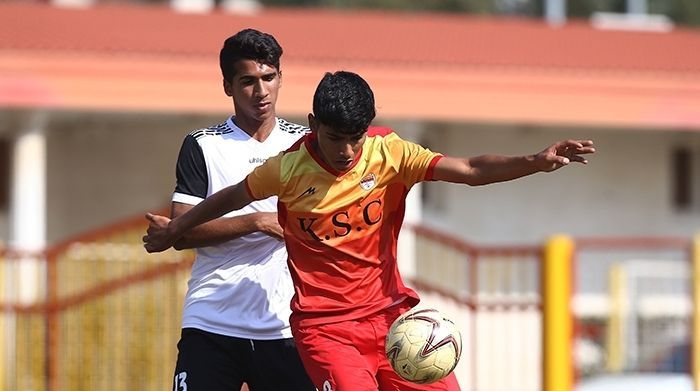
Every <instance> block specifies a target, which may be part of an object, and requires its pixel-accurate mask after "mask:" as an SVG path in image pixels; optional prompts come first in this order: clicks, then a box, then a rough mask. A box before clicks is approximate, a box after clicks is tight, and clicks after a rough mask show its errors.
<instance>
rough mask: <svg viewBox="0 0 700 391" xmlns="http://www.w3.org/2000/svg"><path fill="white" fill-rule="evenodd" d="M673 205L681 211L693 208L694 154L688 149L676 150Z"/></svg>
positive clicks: (674, 156) (674, 154)
mask: <svg viewBox="0 0 700 391" xmlns="http://www.w3.org/2000/svg"><path fill="white" fill-rule="evenodd" d="M671 164H672V169H673V174H672V180H673V204H674V206H675V207H676V208H677V209H679V210H688V209H691V208H692V207H693V203H694V202H693V201H694V200H693V197H694V195H693V190H694V189H693V185H694V184H693V153H692V151H691V150H690V149H688V148H676V149H675V150H674V151H673V157H672V162H671Z"/></svg>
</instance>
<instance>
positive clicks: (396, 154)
mask: <svg viewBox="0 0 700 391" xmlns="http://www.w3.org/2000/svg"><path fill="white" fill-rule="evenodd" d="M388 137H389V139H390V140H389V142H388V143H387V145H388V147H389V153H390V154H391V156H392V157H393V159H394V160H395V161H398V162H400V168H399V176H400V177H401V179H402V181H403V182H404V183H405V184H406V186H408V187H411V186H412V185H414V184H416V183H418V182H423V181H429V180H432V176H433V169H434V167H435V164H437V162H438V160H440V158H442V156H443V155H442V154H440V153H437V152H433V151H431V150H429V149H428V148H425V147H423V146H421V145H420V144H416V143H414V142H411V141H406V140H403V139H401V138H400V137H399V136H398V135H396V134H392V135H390V136H388Z"/></svg>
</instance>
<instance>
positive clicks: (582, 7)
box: [261, 0, 700, 26]
mask: <svg viewBox="0 0 700 391" xmlns="http://www.w3.org/2000/svg"><path fill="white" fill-rule="evenodd" d="M565 1H566V7H567V14H568V16H569V18H583V19H586V18H588V17H590V15H591V14H592V13H594V12H620V13H622V12H626V11H627V0H565ZM261 2H262V3H263V4H264V5H271V6H305V7H331V8H345V9H347V8H355V9H357V8H364V9H386V10H395V11H397V10H398V11H407V12H418V11H436V12H465V13H471V14H508V15H522V16H531V17H540V16H542V14H543V12H544V11H543V10H544V4H545V0H261ZM647 8H648V10H649V13H652V14H663V15H667V16H668V17H670V18H671V19H672V20H673V21H674V22H675V23H677V24H681V25H695V26H700V0H647Z"/></svg>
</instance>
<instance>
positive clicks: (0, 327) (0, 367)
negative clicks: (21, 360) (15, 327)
mask: <svg viewBox="0 0 700 391" xmlns="http://www.w3.org/2000/svg"><path fill="white" fill-rule="evenodd" d="M2 250H3V248H2V244H0V283H1V284H2V285H0V303H5V304H6V303H7V302H6V301H5V300H6V299H7V297H8V296H9V294H7V292H5V289H7V288H6V284H5V278H6V277H5V268H6V267H7V265H8V263H9V261H8V259H7V258H6V257H5V255H3V253H2ZM8 314H9V312H4V311H0V391H4V390H5V384H9V381H7V380H6V379H7V377H5V366H6V365H7V362H6V361H7V360H6V359H7V357H6V356H7V353H6V351H5V344H6V343H7V342H8V341H5V338H7V333H6V331H5V319H7V315H8Z"/></svg>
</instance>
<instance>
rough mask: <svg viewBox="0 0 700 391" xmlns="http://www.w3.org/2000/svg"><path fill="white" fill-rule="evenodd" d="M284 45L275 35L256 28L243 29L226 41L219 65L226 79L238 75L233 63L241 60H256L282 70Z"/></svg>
mask: <svg viewBox="0 0 700 391" xmlns="http://www.w3.org/2000/svg"><path fill="white" fill-rule="evenodd" d="M280 57H282V47H281V46H280V44H279V43H278V42H277V40H276V39H275V37H273V36H272V35H270V34H267V33H263V32H261V31H258V30H255V29H245V30H241V31H239V32H238V33H236V34H235V35H232V36H230V37H228V38H227V39H226V41H224V47H222V48H221V52H220V53H219V67H221V74H222V75H223V76H224V80H227V81H231V80H232V79H233V77H234V76H235V75H236V71H235V69H234V67H233V64H235V63H236V61H239V60H254V61H257V62H260V63H262V64H267V65H270V66H274V67H275V68H276V69H277V70H278V71H279V70H280Z"/></svg>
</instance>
